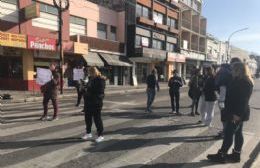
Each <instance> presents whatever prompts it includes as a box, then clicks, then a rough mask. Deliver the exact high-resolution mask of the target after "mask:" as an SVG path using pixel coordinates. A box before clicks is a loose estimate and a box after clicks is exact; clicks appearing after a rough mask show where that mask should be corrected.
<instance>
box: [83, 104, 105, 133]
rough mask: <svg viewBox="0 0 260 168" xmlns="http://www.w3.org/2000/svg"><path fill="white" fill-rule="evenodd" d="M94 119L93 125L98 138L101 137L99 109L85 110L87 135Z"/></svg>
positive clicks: (101, 128)
mask: <svg viewBox="0 0 260 168" xmlns="http://www.w3.org/2000/svg"><path fill="white" fill-rule="evenodd" d="M93 118H94V123H95V125H96V128H97V133H98V136H102V135H103V130H104V128H103V122H102V119H101V108H92V109H89V108H86V110H85V123H86V132H87V134H90V133H91V127H92V119H93Z"/></svg>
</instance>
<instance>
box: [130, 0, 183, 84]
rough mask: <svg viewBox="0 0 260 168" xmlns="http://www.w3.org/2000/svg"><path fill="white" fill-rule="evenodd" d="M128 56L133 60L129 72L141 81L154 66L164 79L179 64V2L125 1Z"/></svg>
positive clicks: (163, 79) (164, 0)
mask: <svg viewBox="0 0 260 168" xmlns="http://www.w3.org/2000/svg"><path fill="white" fill-rule="evenodd" d="M125 5H126V31H127V36H126V41H127V55H128V57H129V58H130V60H131V61H132V62H133V70H132V75H133V79H134V80H135V79H136V81H137V82H138V83H143V82H145V80H146V77H147V75H149V73H150V72H151V70H152V69H153V68H156V69H157V71H158V77H159V79H160V80H162V81H166V80H167V79H169V77H170V76H171V71H172V70H173V69H177V68H180V67H181V64H183V63H184V62H185V57H183V56H182V55H180V54H179V33H180V24H179V20H180V5H179V4H178V1H176V0H129V1H126V4H125Z"/></svg>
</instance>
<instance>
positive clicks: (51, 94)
mask: <svg viewBox="0 0 260 168" xmlns="http://www.w3.org/2000/svg"><path fill="white" fill-rule="evenodd" d="M50 71H51V73H52V76H51V80H50V81H48V82H47V83H45V84H44V85H42V86H41V92H42V93H43V109H44V112H43V115H42V117H41V118H40V120H42V121H45V120H48V116H47V115H48V103H49V100H51V101H52V105H53V109H54V114H53V120H57V119H58V118H57V114H58V101H57V98H58V86H59V82H60V77H59V74H58V73H57V71H56V64H55V63H51V64H50ZM37 75H40V74H37ZM39 78H41V77H39Z"/></svg>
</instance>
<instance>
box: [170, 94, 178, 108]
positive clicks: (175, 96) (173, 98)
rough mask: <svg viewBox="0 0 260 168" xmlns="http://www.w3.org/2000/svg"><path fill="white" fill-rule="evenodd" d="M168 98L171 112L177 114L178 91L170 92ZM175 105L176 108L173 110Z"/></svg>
mask: <svg viewBox="0 0 260 168" xmlns="http://www.w3.org/2000/svg"><path fill="white" fill-rule="evenodd" d="M170 97H171V106H172V111H175V110H176V112H177V113H178V112H179V108H180V103H179V101H180V92H179V91H175V92H174V91H170ZM175 104H176V108H175Z"/></svg>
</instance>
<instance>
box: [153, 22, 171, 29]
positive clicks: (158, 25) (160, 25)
mask: <svg viewBox="0 0 260 168" xmlns="http://www.w3.org/2000/svg"><path fill="white" fill-rule="evenodd" d="M155 26H156V27H157V28H159V29H162V30H167V31H168V26H167V25H163V24H160V23H156V24H155Z"/></svg>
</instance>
